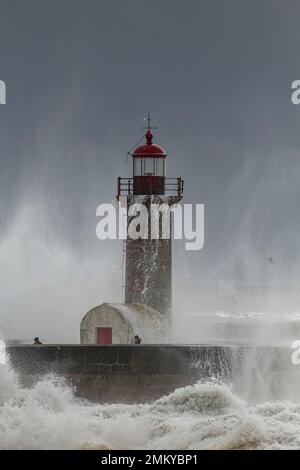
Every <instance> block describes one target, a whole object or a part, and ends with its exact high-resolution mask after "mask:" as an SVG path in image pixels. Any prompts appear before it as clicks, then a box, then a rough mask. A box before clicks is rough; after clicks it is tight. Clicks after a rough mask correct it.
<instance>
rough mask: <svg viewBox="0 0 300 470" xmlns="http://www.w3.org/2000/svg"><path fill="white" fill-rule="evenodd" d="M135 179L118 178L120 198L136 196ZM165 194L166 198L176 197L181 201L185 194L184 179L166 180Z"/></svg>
mask: <svg viewBox="0 0 300 470" xmlns="http://www.w3.org/2000/svg"><path fill="white" fill-rule="evenodd" d="M133 181H134V178H121V177H120V176H119V178H118V194H117V197H120V196H131V195H133V194H134V184H133ZM164 194H165V195H166V196H174V197H176V198H178V199H179V200H180V199H181V198H182V194H183V179H182V178H165V179H164Z"/></svg>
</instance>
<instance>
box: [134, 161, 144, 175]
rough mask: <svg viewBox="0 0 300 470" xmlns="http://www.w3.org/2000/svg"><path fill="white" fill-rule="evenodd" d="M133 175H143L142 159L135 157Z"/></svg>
mask: <svg viewBox="0 0 300 470" xmlns="http://www.w3.org/2000/svg"><path fill="white" fill-rule="evenodd" d="M133 176H142V159H141V158H137V157H135V158H134V159H133Z"/></svg>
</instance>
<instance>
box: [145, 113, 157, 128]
mask: <svg viewBox="0 0 300 470" xmlns="http://www.w3.org/2000/svg"><path fill="white" fill-rule="evenodd" d="M144 121H147V126H146V127H142V129H148V131H151V129H157V127H155V126H152V123H153V119H152V118H151V117H150V111H148V113H147V117H144Z"/></svg>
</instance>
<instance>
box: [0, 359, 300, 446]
mask: <svg viewBox="0 0 300 470" xmlns="http://www.w3.org/2000/svg"><path fill="white" fill-rule="evenodd" d="M282 377H283V376H282ZM282 377H281V378H282ZM265 381H266V382H267V377H266V378H265ZM290 387H291V388H293V387H294V385H293V383H291V384H290ZM267 390H268V394H269V399H267V398H266V397H265V396H264V395H259V398H258V399H257V403H255V396H253V395H252V400H251V404H250V402H249V401H247V400H246V399H245V398H242V396H240V395H239V393H238V392H237V391H236V390H235V386H234V385H231V384H225V383H219V382H217V381H216V380H211V381H210V382H204V383H203V382H201V381H199V382H197V383H196V384H194V385H191V386H187V387H184V388H179V389H177V390H175V391H174V392H173V393H171V394H169V395H167V396H163V397H161V398H160V399H158V400H156V401H155V402H153V403H148V404H136V405H122V404H114V405H100V404H92V403H89V402H87V401H85V400H82V399H79V398H76V397H75V395H74V393H73V390H72V389H71V388H70V387H69V386H67V385H66V384H65V383H64V381H63V379H60V378H57V377H55V376H49V377H46V378H43V379H41V380H40V381H39V382H37V383H36V384H35V385H34V386H33V387H32V388H30V389H27V388H23V387H21V386H20V385H19V383H18V379H17V376H16V374H15V373H14V371H12V370H10V369H9V367H8V366H7V365H1V366H0V449H180V450H184V449H186V450H189V449H300V402H299V403H298V401H297V399H294V401H291V400H290V399H285V398H284V396H281V398H280V399H274V398H273V397H272V393H271V392H270V389H267ZM282 390H283V395H284V393H285V392H284V390H285V389H282Z"/></svg>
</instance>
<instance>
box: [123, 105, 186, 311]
mask: <svg viewBox="0 0 300 470" xmlns="http://www.w3.org/2000/svg"><path fill="white" fill-rule="evenodd" d="M146 129H147V132H146V134H145V136H144V139H145V141H144V143H143V144H142V145H139V146H137V147H136V148H135V149H134V151H133V152H131V153H130V155H131V157H132V176H131V177H130V178H122V177H119V179H118V198H119V199H120V196H123V197H124V196H126V197H127V207H128V213H129V214H130V213H132V212H134V211H131V210H130V208H131V207H132V206H134V205H137V204H139V205H140V204H143V206H144V207H146V208H147V217H148V221H147V227H148V233H147V236H146V237H140V238H132V237H131V236H130V234H129V235H128V237H127V240H126V241H125V250H124V251H125V286H124V288H125V303H126V304H134V303H139V304H145V305H147V306H149V307H151V308H153V309H155V310H157V311H158V312H161V313H162V314H164V315H166V316H168V317H169V316H170V313H171V306H172V241H171V238H172V215H171V212H170V211H169V219H168V221H167V223H168V224H169V230H168V231H167V232H168V233H167V235H166V234H164V233H163V230H162V225H163V216H164V213H165V208H166V206H167V207H168V208H171V207H172V206H174V205H176V204H178V202H179V201H180V200H181V198H182V192H183V180H182V178H181V177H178V178H167V177H166V161H167V153H166V152H165V150H164V149H163V148H162V147H160V146H159V145H157V144H156V143H154V142H153V139H154V136H153V132H152V131H153V129H154V127H153V126H152V120H151V118H150V115H149V113H148V118H147V128H146ZM153 206H155V207H156V208H157V207H158V211H159V220H158V226H159V231H158V235H157V236H156V237H155V238H153V233H151V227H153V220H152V218H153V217H154V215H153V210H152V208H153ZM160 208H161V209H162V210H161V211H160ZM130 222H131V217H130V216H128V224H130Z"/></svg>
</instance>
